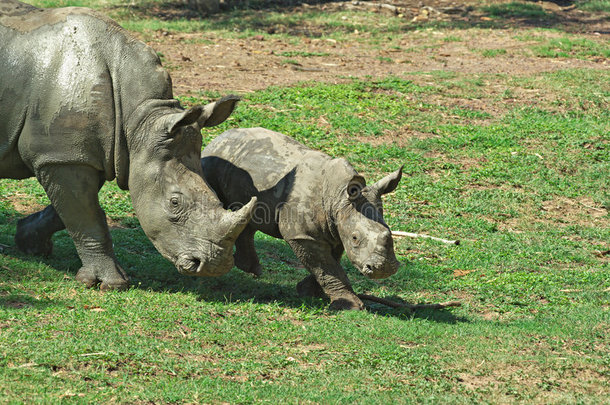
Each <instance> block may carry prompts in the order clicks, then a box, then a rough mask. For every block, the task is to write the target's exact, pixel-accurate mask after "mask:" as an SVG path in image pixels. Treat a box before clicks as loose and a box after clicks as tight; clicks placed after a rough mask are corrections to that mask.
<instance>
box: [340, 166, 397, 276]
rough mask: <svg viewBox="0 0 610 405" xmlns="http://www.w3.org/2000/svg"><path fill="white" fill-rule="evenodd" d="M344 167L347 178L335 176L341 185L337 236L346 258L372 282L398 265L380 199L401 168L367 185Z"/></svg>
mask: <svg viewBox="0 0 610 405" xmlns="http://www.w3.org/2000/svg"><path fill="white" fill-rule="evenodd" d="M335 160H339V161H341V160H342V159H335ZM340 164H341V163H340ZM344 164H347V162H345V163H344ZM347 165H348V169H351V170H349V171H351V172H352V173H351V176H338V177H341V178H342V182H343V184H342V185H341V187H340V190H341V191H340V195H339V197H338V198H339V200H340V201H339V203H338V204H335V207H337V208H336V212H335V214H334V217H335V224H336V228H337V231H338V234H339V237H340V239H341V242H342V243H343V247H344V248H345V253H346V254H347V257H348V258H349V259H350V261H351V262H352V264H353V265H354V266H356V267H357V268H358V270H360V272H361V273H362V274H364V275H365V276H367V277H368V278H372V279H380V278H386V277H389V276H391V275H392V274H394V273H396V271H397V270H398V267H399V266H400V262H399V261H398V260H397V259H396V255H395V254H394V242H393V240H392V233H391V232H390V228H389V227H388V225H387V224H386V223H385V221H384V219H383V207H382V202H381V196H382V195H383V194H387V193H390V192H392V191H394V189H396V186H397V185H398V182H399V181H400V179H401V177H402V167H401V168H400V169H398V170H396V171H395V172H393V173H391V174H389V175H387V176H386V177H384V178H382V179H381V180H379V181H377V182H376V183H374V184H372V185H370V186H367V185H366V182H365V180H364V178H363V177H362V176H360V175H359V174H357V173H356V172H355V171H354V170H353V168H351V166H349V164H347ZM338 172H340V171H338V170H335V173H338Z"/></svg>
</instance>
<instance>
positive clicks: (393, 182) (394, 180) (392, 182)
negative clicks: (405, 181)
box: [370, 165, 404, 196]
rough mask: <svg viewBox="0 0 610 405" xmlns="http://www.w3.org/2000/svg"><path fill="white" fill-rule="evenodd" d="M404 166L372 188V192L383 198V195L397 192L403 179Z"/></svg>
mask: <svg viewBox="0 0 610 405" xmlns="http://www.w3.org/2000/svg"><path fill="white" fill-rule="evenodd" d="M403 167H404V165H402V166H400V169H398V170H396V171H395V172H393V173H390V174H388V175H387V176H385V177H384V178H383V179H381V180H379V181H378V182H376V183H375V184H372V185H371V186H370V189H371V191H373V192H374V193H375V194H377V195H379V196H381V195H383V194H388V193H391V192H392V191H394V190H396V187H397V186H398V183H399V182H400V179H401V178H402V168H403Z"/></svg>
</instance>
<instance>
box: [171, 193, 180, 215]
mask: <svg viewBox="0 0 610 405" xmlns="http://www.w3.org/2000/svg"><path fill="white" fill-rule="evenodd" d="M168 203H169V209H170V211H171V212H172V213H173V214H178V213H180V211H181V210H182V206H183V205H184V196H183V195H182V194H178V193H176V194H172V196H171V197H170V198H169V201H168Z"/></svg>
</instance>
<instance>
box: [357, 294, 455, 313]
mask: <svg viewBox="0 0 610 405" xmlns="http://www.w3.org/2000/svg"><path fill="white" fill-rule="evenodd" d="M358 298H360V299H361V300H367V301H373V302H378V303H379V304H383V305H387V306H388V307H392V308H407V309H410V310H411V311H415V310H418V309H443V308H448V307H459V306H460V305H462V303H461V302H459V301H447V302H443V303H440V304H415V305H413V304H403V303H402V302H396V301H390V300H387V299H385V298H381V297H376V296H374V295H369V294H358Z"/></svg>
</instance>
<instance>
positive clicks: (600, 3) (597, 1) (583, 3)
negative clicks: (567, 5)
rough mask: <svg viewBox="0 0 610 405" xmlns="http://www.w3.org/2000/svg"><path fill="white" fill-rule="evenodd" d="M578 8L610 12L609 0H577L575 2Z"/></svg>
mask: <svg viewBox="0 0 610 405" xmlns="http://www.w3.org/2000/svg"><path fill="white" fill-rule="evenodd" d="M576 4H577V5H578V8H580V9H581V10H586V11H590V12H593V13H595V12H603V13H610V1H609V0H578V1H577V2H576Z"/></svg>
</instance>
